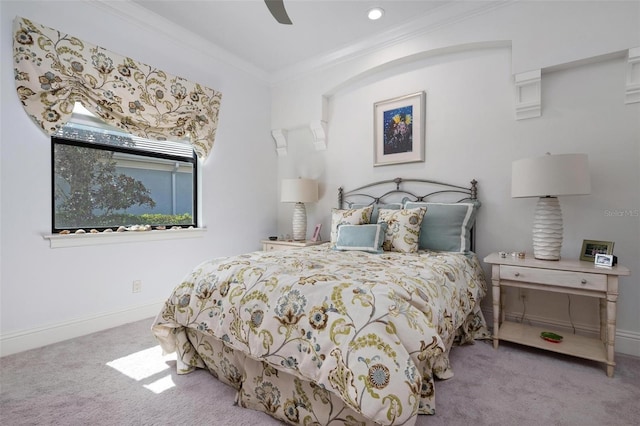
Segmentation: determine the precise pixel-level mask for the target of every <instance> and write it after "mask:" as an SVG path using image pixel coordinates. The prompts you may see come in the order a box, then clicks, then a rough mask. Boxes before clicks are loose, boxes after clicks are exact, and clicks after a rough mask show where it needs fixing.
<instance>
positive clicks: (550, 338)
mask: <svg viewBox="0 0 640 426" xmlns="http://www.w3.org/2000/svg"><path fill="white" fill-rule="evenodd" d="M540 337H542V338H543V339H544V340H546V341H547V342H552V343H560V342H562V336H561V335H559V334H556V333H552V332H550V331H543V332H542V333H540Z"/></svg>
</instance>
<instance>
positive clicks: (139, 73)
mask: <svg viewBox="0 0 640 426" xmlns="http://www.w3.org/2000/svg"><path fill="white" fill-rule="evenodd" d="M13 35H14V37H13V50H14V51H13V59H14V66H15V80H16V89H17V92H18V96H19V98H20V101H21V102H22V104H23V106H24V109H25V110H26V112H27V114H29V116H30V117H31V119H32V120H33V121H34V122H35V123H36V124H37V125H38V126H39V127H40V128H42V130H44V131H45V133H47V134H48V135H52V134H54V133H55V132H57V131H58V130H59V129H60V128H61V127H62V126H63V125H64V124H65V123H66V122H67V121H69V119H70V118H71V113H72V111H73V107H74V104H75V102H80V103H81V104H82V105H83V106H84V107H85V108H86V109H88V110H89V111H91V112H92V113H94V114H96V115H97V116H98V117H100V118H101V119H102V120H104V121H105V122H106V123H108V124H111V125H113V126H115V127H118V128H120V129H122V130H124V131H126V132H128V133H131V134H134V135H136V136H139V137H142V138H146V139H156V140H181V139H183V138H185V137H186V136H189V138H190V143H191V145H192V146H193V148H194V150H195V152H196V154H197V155H198V156H199V157H201V158H203V159H204V158H206V157H207V156H208V155H209V153H210V151H211V148H212V146H213V143H214V140H215V135H216V130H217V127H218V112H219V109H220V102H221V99H222V94H221V93H220V92H217V91H215V90H213V89H210V88H208V87H205V86H202V85H200V84H198V83H193V82H190V81H187V80H185V79H183V78H180V77H176V76H173V75H171V74H169V73H166V72H164V71H162V70H159V69H157V68H154V67H151V66H149V65H145V64H143V63H140V62H137V61H135V60H133V59H131V58H128V57H125V56H121V55H118V54H116V53H113V52H110V51H108V50H106V49H103V48H101V47H99V46H95V45H92V44H89V43H87V42H84V41H82V40H80V39H78V38H76V37H73V36H70V35H68V34H64V33H62V32H60V31H56V30H54V29H51V28H48V27H45V26H43V25H40V24H37V23H34V22H32V21H30V20H28V19H25V18H20V17H17V18H16V19H15V20H14V27H13Z"/></svg>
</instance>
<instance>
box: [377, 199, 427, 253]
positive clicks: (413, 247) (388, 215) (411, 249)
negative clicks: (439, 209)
mask: <svg viewBox="0 0 640 426" xmlns="http://www.w3.org/2000/svg"><path fill="white" fill-rule="evenodd" d="M426 211H427V209H426V207H417V208H415V209H402V210H389V209H380V211H379V213H378V223H381V222H386V223H387V233H386V236H385V239H384V243H383V244H382V248H383V249H384V250H385V251H397V252H401V253H415V252H416V251H418V241H419V238H420V226H421V225H422V219H423V218H424V214H425V213H426Z"/></svg>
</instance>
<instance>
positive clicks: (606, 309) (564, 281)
mask: <svg viewBox="0 0 640 426" xmlns="http://www.w3.org/2000/svg"><path fill="white" fill-rule="evenodd" d="M484 261H485V262H486V263H489V264H491V265H492V266H491V285H492V295H493V347H494V348H496V349H497V348H498V342H499V341H500V340H505V341H509V342H515V343H519V344H522V345H527V346H533V347H536V348H540V349H545V350H548V351H553V352H559V353H562V354H567V355H573V356H576V357H581V358H586V359H591V360H594V361H599V362H603V363H605V364H606V366H607V375H608V376H609V377H611V376H613V370H614V367H615V365H616V364H615V362H614V360H613V357H614V348H615V337H616V302H617V300H618V276H620V275H629V269H627V268H625V267H624V266H620V265H617V266H613V267H611V268H605V267H598V266H595V265H594V264H593V263H592V262H583V261H579V260H571V259H570V260H565V259H561V260H558V261H553V260H538V259H535V258H534V257H533V255H532V254H529V253H527V254H526V256H525V258H524V259H518V258H516V257H512V256H510V255H507V257H500V255H499V254H498V253H492V254H490V255H489V256H487V257H485V258H484ZM504 287H518V288H530V289H534V290H543V291H548V292H554V293H563V294H577V295H582V296H588V297H597V298H599V299H600V338H590V337H585V336H580V335H576V334H568V335H567V333H564V332H560V333H559V334H561V335H562V336H563V340H562V341H561V342H559V343H553V342H548V341H546V340H543V339H542V338H541V337H540V333H542V332H543V331H553V330H549V329H548V328H540V327H533V326H529V325H524V324H521V323H517V322H514V321H506V320H505V315H504V311H502V312H501V310H500V309H501V305H500V297H501V293H502V289H503V288H504Z"/></svg>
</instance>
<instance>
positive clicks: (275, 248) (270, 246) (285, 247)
mask: <svg viewBox="0 0 640 426" xmlns="http://www.w3.org/2000/svg"><path fill="white" fill-rule="evenodd" d="M292 248H296V247H295V246H288V245H283V244H271V243H264V244H263V245H262V250H263V251H278V250H290V249H292Z"/></svg>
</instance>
